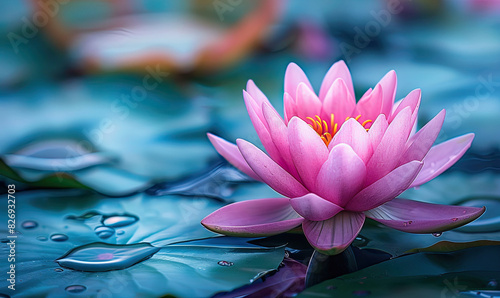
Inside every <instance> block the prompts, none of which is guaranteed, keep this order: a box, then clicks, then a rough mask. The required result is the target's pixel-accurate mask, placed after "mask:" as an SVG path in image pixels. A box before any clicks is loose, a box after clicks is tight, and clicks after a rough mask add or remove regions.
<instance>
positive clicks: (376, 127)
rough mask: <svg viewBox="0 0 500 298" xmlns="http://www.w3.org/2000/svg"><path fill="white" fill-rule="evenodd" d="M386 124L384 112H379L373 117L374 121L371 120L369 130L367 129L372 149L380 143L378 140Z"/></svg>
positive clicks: (387, 124) (385, 128)
mask: <svg viewBox="0 0 500 298" xmlns="http://www.w3.org/2000/svg"><path fill="white" fill-rule="evenodd" d="M388 126H389V123H388V122H387V119H386V117H385V115H384V114H380V115H379V116H378V117H377V119H375V121H374V122H373V125H372V126H371V127H370V130H369V131H368V136H369V137H370V141H371V143H372V148H373V151H375V149H377V147H378V145H379V144H380V141H382V137H383V136H384V134H385V131H386V130H387V127H388Z"/></svg>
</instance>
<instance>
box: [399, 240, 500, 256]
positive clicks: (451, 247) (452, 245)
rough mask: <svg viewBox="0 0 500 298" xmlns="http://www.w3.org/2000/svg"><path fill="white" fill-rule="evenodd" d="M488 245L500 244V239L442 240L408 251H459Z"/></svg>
mask: <svg viewBox="0 0 500 298" xmlns="http://www.w3.org/2000/svg"><path fill="white" fill-rule="evenodd" d="M488 245H500V241H491V240H478V241H472V242H460V243H456V242H451V241H440V242H438V243H436V244H433V245H431V246H429V247H425V248H414V249H410V250H409V251H407V252H406V253H417V252H450V251H457V250H461V249H465V248H469V247H477V246H488Z"/></svg>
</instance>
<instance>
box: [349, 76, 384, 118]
mask: <svg viewBox="0 0 500 298" xmlns="http://www.w3.org/2000/svg"><path fill="white" fill-rule="evenodd" d="M383 98H384V94H383V90H382V86H380V84H377V85H376V86H375V89H373V91H372V92H370V93H368V94H366V95H364V96H363V97H362V98H361V99H360V100H359V102H358V104H357V105H356V113H354V114H359V115H361V118H359V122H361V123H363V122H364V121H365V120H372V121H373V120H374V119H375V118H376V117H378V115H380V112H381V110H382V102H383ZM356 116H358V115H352V117H356Z"/></svg>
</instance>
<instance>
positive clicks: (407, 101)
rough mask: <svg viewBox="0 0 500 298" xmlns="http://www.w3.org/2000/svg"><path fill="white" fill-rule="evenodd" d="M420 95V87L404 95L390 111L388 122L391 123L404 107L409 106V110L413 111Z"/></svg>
mask: <svg viewBox="0 0 500 298" xmlns="http://www.w3.org/2000/svg"><path fill="white" fill-rule="evenodd" d="M421 96H422V92H421V91H420V89H415V90H413V91H411V92H410V93H408V95H406V97H405V98H404V99H403V100H402V101H401V102H400V103H399V105H398V107H397V108H396V110H395V111H394V112H393V113H392V115H391V117H389V123H391V122H392V121H393V120H394V118H396V116H397V115H398V114H399V112H401V111H402V110H404V109H405V108H406V107H410V109H411V112H412V113H413V112H414V111H415V110H416V109H417V108H418V106H419V105H420V98H421Z"/></svg>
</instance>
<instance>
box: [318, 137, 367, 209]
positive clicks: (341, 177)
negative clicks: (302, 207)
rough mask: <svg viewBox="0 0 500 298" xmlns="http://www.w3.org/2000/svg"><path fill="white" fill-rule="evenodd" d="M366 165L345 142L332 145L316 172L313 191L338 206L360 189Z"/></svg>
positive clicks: (344, 203) (343, 204) (342, 204)
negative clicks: (317, 172) (315, 182)
mask: <svg viewBox="0 0 500 298" xmlns="http://www.w3.org/2000/svg"><path fill="white" fill-rule="evenodd" d="M365 176H366V167H365V164H364V162H363V161H362V160H361V158H359V156H358V155H356V153H355V152H354V150H353V149H352V148H351V147H349V145H346V144H338V145H337V146H335V147H333V148H332V150H331V151H330V154H329V155H328V159H327V161H326V162H325V163H324V164H323V166H322V167H321V170H320V171H319V174H318V179H317V184H316V189H315V192H316V193H318V194H319V195H320V196H322V197H323V198H325V199H327V200H329V201H330V202H333V203H335V204H337V205H339V206H345V205H346V204H347V202H348V201H349V200H350V199H351V198H352V197H353V196H354V195H355V194H356V193H358V191H359V190H360V189H361V187H362V186H363V183H364V181H365Z"/></svg>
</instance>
